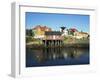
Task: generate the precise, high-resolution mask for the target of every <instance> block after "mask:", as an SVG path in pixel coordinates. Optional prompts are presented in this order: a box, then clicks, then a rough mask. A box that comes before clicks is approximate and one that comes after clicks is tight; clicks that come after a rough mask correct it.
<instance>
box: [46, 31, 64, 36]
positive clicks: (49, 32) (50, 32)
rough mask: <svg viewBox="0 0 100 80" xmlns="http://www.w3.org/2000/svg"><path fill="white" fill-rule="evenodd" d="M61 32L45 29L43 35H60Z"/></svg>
mask: <svg viewBox="0 0 100 80" xmlns="http://www.w3.org/2000/svg"><path fill="white" fill-rule="evenodd" d="M61 34H62V32H60V31H46V32H45V35H61Z"/></svg>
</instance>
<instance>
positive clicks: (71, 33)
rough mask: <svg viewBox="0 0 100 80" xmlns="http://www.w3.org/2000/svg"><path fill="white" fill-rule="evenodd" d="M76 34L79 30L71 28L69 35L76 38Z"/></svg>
mask: <svg viewBox="0 0 100 80" xmlns="http://www.w3.org/2000/svg"><path fill="white" fill-rule="evenodd" d="M75 32H78V30H77V29H75V28H70V29H68V35H72V36H74V33H75Z"/></svg>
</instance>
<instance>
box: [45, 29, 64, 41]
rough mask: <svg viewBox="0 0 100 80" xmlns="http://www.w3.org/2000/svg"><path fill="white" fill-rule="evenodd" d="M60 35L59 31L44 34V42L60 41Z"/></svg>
mask: <svg viewBox="0 0 100 80" xmlns="http://www.w3.org/2000/svg"><path fill="white" fill-rule="evenodd" d="M61 35H62V32H60V31H48V32H45V39H46V40H62V39H63V37H62V36H61Z"/></svg>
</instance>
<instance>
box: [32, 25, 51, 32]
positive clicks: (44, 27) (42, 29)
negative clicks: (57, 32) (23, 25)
mask: <svg viewBox="0 0 100 80" xmlns="http://www.w3.org/2000/svg"><path fill="white" fill-rule="evenodd" d="M38 28H40V29H41V31H45V30H46V29H49V30H50V31H51V28H48V27H47V26H40V25H37V26H36V27H34V28H33V29H38Z"/></svg>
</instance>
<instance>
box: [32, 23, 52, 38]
mask: <svg viewBox="0 0 100 80" xmlns="http://www.w3.org/2000/svg"><path fill="white" fill-rule="evenodd" d="M33 31H34V38H40V39H42V38H44V37H45V31H52V30H51V28H49V27H47V26H40V25H37V26H36V27H34V28H33Z"/></svg>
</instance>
